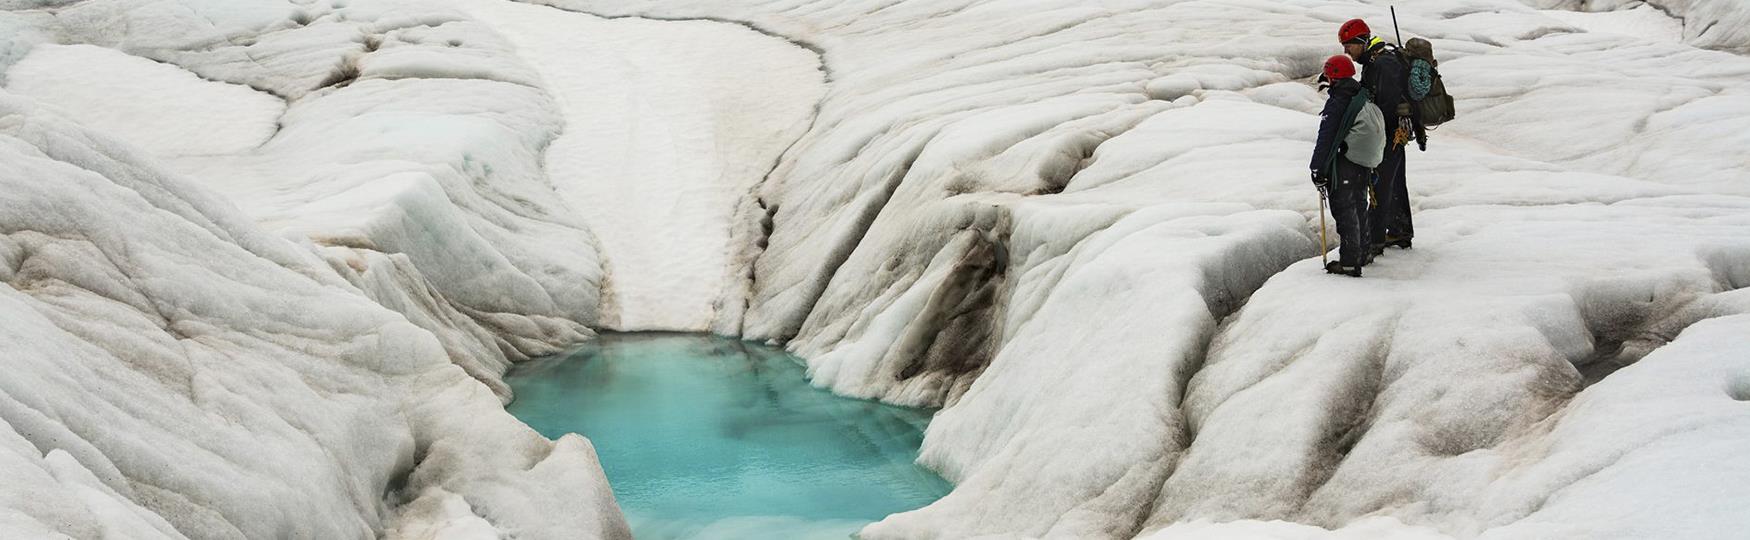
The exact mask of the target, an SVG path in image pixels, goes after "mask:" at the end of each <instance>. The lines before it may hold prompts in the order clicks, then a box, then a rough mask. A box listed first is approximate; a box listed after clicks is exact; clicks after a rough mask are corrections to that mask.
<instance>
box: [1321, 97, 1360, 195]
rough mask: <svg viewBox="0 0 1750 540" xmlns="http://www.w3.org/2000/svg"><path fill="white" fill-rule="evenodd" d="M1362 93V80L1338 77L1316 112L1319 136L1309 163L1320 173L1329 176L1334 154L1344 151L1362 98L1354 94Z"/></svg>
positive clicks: (1335, 155)
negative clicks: (1322, 107)
mask: <svg viewBox="0 0 1750 540" xmlns="http://www.w3.org/2000/svg"><path fill="white" fill-rule="evenodd" d="M1360 93H1361V83H1359V82H1356V81H1355V79H1338V80H1337V82H1336V83H1333V84H1332V85H1331V90H1330V94H1331V97H1330V98H1329V99H1326V100H1325V109H1324V110H1323V111H1320V112H1319V118H1320V120H1319V139H1318V142H1316V143H1314V144H1313V156H1312V164H1311V165H1310V166H1309V167H1310V168H1311V169H1312V170H1313V171H1315V172H1318V173H1319V176H1322V177H1325V178H1330V177H1331V175H1332V174H1334V171H1332V167H1333V166H1334V164H1335V163H1336V158H1337V156H1340V155H1342V154H1343V152H1345V151H1347V149H1346V148H1344V147H1343V146H1344V144H1343V139H1344V138H1346V137H1348V136H1349V127H1350V126H1351V125H1353V123H1354V122H1355V115H1357V114H1360V108H1361V105H1362V104H1363V102H1362V101H1359V100H1356V99H1355V96H1357V95H1359V94H1360Z"/></svg>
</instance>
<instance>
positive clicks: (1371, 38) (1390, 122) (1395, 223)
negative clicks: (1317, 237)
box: [1337, 19, 1416, 255]
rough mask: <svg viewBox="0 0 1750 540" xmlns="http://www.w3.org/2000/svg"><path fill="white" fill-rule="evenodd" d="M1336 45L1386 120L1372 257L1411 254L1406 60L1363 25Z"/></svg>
mask: <svg viewBox="0 0 1750 540" xmlns="http://www.w3.org/2000/svg"><path fill="white" fill-rule="evenodd" d="M1337 40H1338V41H1340V42H1342V44H1343V53H1344V54H1346V55H1348V56H1349V58H1351V59H1354V60H1355V61H1356V62H1359V63H1360V64H1361V65H1362V66H1364V67H1365V68H1366V69H1365V70H1364V71H1363V72H1362V74H1361V86H1362V88H1366V89H1367V91H1368V92H1371V93H1372V94H1373V102H1374V104H1375V105H1378V106H1379V110H1380V112H1381V113H1383V114H1384V115H1385V125H1386V129H1387V130H1389V132H1388V133H1387V141H1386V148H1385V160H1384V161H1383V162H1381V163H1380V165H1379V169H1378V172H1379V177H1378V178H1377V179H1376V180H1375V181H1374V185H1373V195H1374V206H1373V208H1372V211H1371V212H1369V216H1368V218H1369V219H1368V221H1369V223H1368V227H1369V229H1370V231H1369V241H1370V242H1371V244H1372V246H1371V251H1370V253H1371V254H1373V255H1379V254H1382V253H1384V252H1385V248H1387V247H1390V246H1397V247H1400V248H1404V249H1409V248H1410V238H1411V237H1412V236H1414V235H1415V228H1414V226H1413V224H1412V223H1411V221H1410V193H1409V190H1408V189H1407V188H1406V184H1405V182H1404V171H1405V168H1404V147H1405V145H1407V144H1408V143H1409V142H1410V140H1411V139H1412V138H1414V135H1415V132H1416V127H1415V118H1414V116H1415V115H1413V114H1411V112H1410V101H1409V66H1406V65H1404V60H1403V55H1400V54H1398V51H1397V48H1396V47H1393V46H1391V45H1390V44H1387V43H1386V42H1385V40H1384V39H1381V38H1380V37H1379V36H1375V35H1373V30H1372V29H1370V28H1368V26H1367V23H1366V22H1365V21H1362V20H1361V19H1350V20H1349V22H1346V23H1343V26H1341V27H1339V28H1338V29H1337Z"/></svg>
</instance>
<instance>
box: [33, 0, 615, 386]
mask: <svg viewBox="0 0 1750 540" xmlns="http://www.w3.org/2000/svg"><path fill="white" fill-rule="evenodd" d="M53 15H54V16H53V18H52V19H49V20H47V21H37V26H39V27H41V28H43V29H44V30H43V31H44V32H48V33H51V34H52V35H60V36H61V39H63V40H68V41H87V42H89V43H91V44H85V45H71V46H55V45H45V46H42V47H38V48H37V49H36V51H35V52H34V53H32V54H31V55H30V56H27V57H25V58H24V59H23V60H21V61H20V62H19V63H18V65H16V66H14V68H13V69H11V70H10V80H9V82H8V88H9V89H10V90H11V91H14V92H18V93H21V94H26V95H29V96H31V97H35V98H37V99H39V100H41V101H45V102H48V103H50V104H51V105H58V106H60V108H61V109H62V110H64V111H67V112H68V114H70V115H72V116H73V117H74V119H75V120H77V121H79V122H81V123H82V124H85V125H88V126H92V127H94V128H97V129H100V130H103V131H105V132H111V133H115V134H117V135H118V136H121V137H123V138H125V139H126V140H128V141H129V142H131V143H135V144H138V145H141V146H143V147H144V148H146V149H147V150H150V151H151V152H152V154H154V156H155V157H157V158H160V159H163V160H165V162H166V163H167V164H168V165H169V166H170V167H171V168H173V169H175V170H177V171H179V172H182V173H185V174H187V175H188V176H189V177H190V178H192V179H194V180H196V181H198V182H200V183H202V184H203V185H205V186H206V187H209V188H212V189H214V190H216V191H218V192H219V193H220V194H222V195H224V196H225V197H226V198H228V199H229V200H230V201H231V202H232V203H234V204H236V205H237V206H238V207H240V208H242V209H243V210H244V212H245V213H246V214H248V215H249V216H250V217H252V218H253V219H255V220H256V221H258V222H260V223H262V224H263V225H266V226H267V227H268V228H269V229H270V230H272V231H274V232H275V233H276V234H278V235H280V236H283V237H286V238H291V239H294V240H296V241H299V242H307V243H310V244H314V245H316V246H318V247H319V249H318V251H319V252H321V253H322V256H323V257H325V258H326V259H328V263H329V266H331V267H333V268H334V269H335V270H336V271H339V272H341V273H342V274H346V275H347V276H348V280H349V281H351V282H353V283H354V285H356V286H359V287H360V288H362V289H364V290H365V292H367V294H369V295H371V296H372V297H373V298H375V299H379V300H382V301H384V302H385V305H390V306H392V307H394V308H395V309H398V310H401V311H402V312H403V313H404V314H405V315H407V316H408V317H409V318H410V319H411V320H413V321H414V322H415V323H416V324H420V325H421V326H422V327H423V328H425V329H426V330H428V331H431V332H434V333H436V334H438V335H440V336H442V337H441V338H440V339H441V342H442V343H444V344H445V347H446V350H447V351H448V352H449V353H450V355H451V357H452V359H453V360H454V361H455V363H457V364H458V365H462V366H464V367H465V368H466V369H467V370H468V372H469V373H470V374H471V375H473V376H475V377H477V378H479V379H480V380H481V381H482V382H484V383H486V384H487V385H489V386H491V387H493V388H494V389H495V390H500V391H502V390H503V388H504V386H503V383H502V382H500V381H499V380H498V378H499V377H500V375H502V373H503V371H504V368H505V367H506V366H508V365H509V364H510V362H512V361H515V360H519V359H522V358H527V357H529V356H539V355H546V354H552V353H555V352H557V351H559V350H560V348H561V347H563V346H565V345H567V344H569V343H573V342H576V341H578V340H581V339H585V338H587V336H588V335H590V330H589V329H588V328H586V327H585V326H584V325H586V324H594V323H595V322H596V320H597V318H598V313H599V311H600V305H601V302H600V289H601V281H602V261H601V259H600V256H599V252H598V250H597V248H596V245H595V240H594V238H593V237H592V236H591V235H590V233H589V231H588V230H586V229H585V228H584V225H583V224H582V222H581V221H580V220H578V219H577V218H576V216H575V215H574V214H575V213H574V212H573V211H572V210H570V209H569V208H567V207H565V206H564V205H563V204H562V203H560V202H558V201H555V197H554V191H553V189H552V187H551V186H550V185H549V184H548V183H547V180H546V175H545V173H544V169H543V165H542V162H541V160H542V151H543V149H544V148H545V147H546V146H547V145H548V144H550V143H551V142H552V140H553V138H554V137H556V136H557V134H558V133H559V131H560V130H561V129H562V128H563V123H562V122H561V121H560V119H559V118H556V117H555V116H556V115H555V114H554V111H555V105H554V104H553V102H552V101H551V98H550V97H548V96H547V95H546V94H544V93H543V92H542V91H541V90H539V89H538V88H536V87H534V85H537V84H539V77H538V76H537V75H536V74H535V72H534V70H533V69H532V68H530V67H529V66H528V65H527V64H524V63H522V62H521V61H520V60H519V59H518V58H517V57H516V55H515V53H514V50H513V48H512V47H511V46H510V45H509V44H508V43H506V42H505V41H504V40H503V39H502V38H501V37H499V35H498V34H497V33H495V32H494V31H492V30H491V29H489V28H488V27H486V26H484V25H482V24H481V23H479V22H476V21H471V20H469V19H468V18H467V17H466V16H465V15H464V14H463V13H461V12H459V11H456V10H455V9H452V8H449V7H448V5H447V4H446V3H442V2H428V1H403V0H394V1H389V0H379V1H365V2H350V3H348V2H338V3H316V4H309V5H297V4H292V3H287V2H280V1H272V0H261V1H254V2H231V3H227V2H204V1H203V2H196V1H193V0H189V3H188V4H187V5H182V4H180V3H178V2H168V3H165V2H144V1H132V0H129V1H117V2H82V3H78V4H76V5H72V6H67V7H65V8H63V9H59V10H56V11H54V12H53ZM148 23H149V24H148ZM98 45H102V46H103V47H99V46H98ZM106 47H107V48H106ZM72 66H82V67H84V69H74V68H72ZM328 248H344V249H328ZM373 263H384V266H382V267H380V268H379V267H376V266H372V264H373ZM378 270H380V272H378ZM374 273H382V274H387V275H384V276H380V277H379V276H373V275H372V274H374ZM412 297H421V298H422V301H408V300H407V299H408V298H412ZM397 299H398V300H397ZM501 396H502V397H505V398H508V394H502V393H501Z"/></svg>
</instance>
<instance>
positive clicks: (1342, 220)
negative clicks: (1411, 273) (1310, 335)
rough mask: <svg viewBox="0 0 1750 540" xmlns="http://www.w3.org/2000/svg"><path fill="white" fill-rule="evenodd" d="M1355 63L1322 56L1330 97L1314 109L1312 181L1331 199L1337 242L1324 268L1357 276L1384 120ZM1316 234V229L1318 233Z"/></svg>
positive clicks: (1365, 258)
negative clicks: (1315, 135)
mask: <svg viewBox="0 0 1750 540" xmlns="http://www.w3.org/2000/svg"><path fill="white" fill-rule="evenodd" d="M1354 77H1355V63H1354V62H1352V61H1350V60H1349V57H1347V56H1343V55H1340V54H1339V55H1336V56H1332V57H1331V58H1330V59H1328V60H1325V68H1324V75H1323V76H1321V77H1320V78H1319V80H1320V82H1322V83H1328V85H1329V86H1328V88H1329V89H1330V93H1331V97H1330V99H1327V100H1326V101H1325V109H1324V111H1323V112H1321V113H1319V116H1320V117H1321V120H1320V121H1319V137H1318V141H1317V142H1316V143H1314V145H1313V157H1312V163H1311V164H1310V165H1309V167H1310V168H1311V169H1312V181H1313V185H1314V186H1317V187H1318V188H1319V194H1320V196H1321V197H1325V198H1328V199H1329V200H1330V201H1331V215H1332V216H1334V217H1336V218H1337V236H1338V237H1339V238H1340V239H1341V240H1340V241H1341V245H1340V247H1339V248H1338V249H1337V260H1335V261H1330V262H1328V263H1326V264H1325V271H1326V272H1330V273H1333V274H1346V275H1350V276H1354V277H1361V267H1362V266H1365V265H1366V264H1367V262H1368V260H1369V259H1370V258H1371V254H1370V253H1369V252H1368V249H1369V247H1370V246H1371V244H1370V242H1369V240H1368V235H1369V233H1368V230H1367V219H1368V216H1367V187H1368V183H1369V182H1370V181H1371V180H1372V177H1373V168H1374V167H1376V166H1378V165H1379V162H1380V159H1381V158H1383V157H1384V154H1385V143H1386V141H1385V119H1384V116H1383V115H1381V114H1380V112H1379V107H1378V106H1377V105H1374V104H1373V103H1372V102H1371V101H1370V100H1369V96H1368V92H1367V91H1366V90H1364V89H1362V87H1361V83H1360V82H1357V81H1356V80H1355V78H1354ZM1321 234H1322V233H1321Z"/></svg>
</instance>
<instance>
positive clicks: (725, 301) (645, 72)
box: [461, 0, 824, 331]
mask: <svg viewBox="0 0 1750 540" xmlns="http://www.w3.org/2000/svg"><path fill="white" fill-rule="evenodd" d="M461 5H462V6H463V7H464V8H465V9H467V10H468V12H469V13H471V14H472V15H473V16H475V17H477V18H479V19H480V20H481V21H483V22H485V23H487V24H490V25H492V26H493V27H495V28H497V29H498V31H499V32H500V33H502V34H504V35H505V36H507V37H509V38H510V39H511V41H512V42H513V43H515V44H516V46H517V49H518V50H519V51H520V53H521V54H522V55H523V56H524V57H525V58H526V59H528V61H529V62H530V63H531V64H533V65H535V66H537V67H538V68H539V69H540V71H541V77H542V79H543V80H544V84H545V85H546V87H547V88H548V89H549V90H550V91H552V92H553V93H554V94H555V95H556V96H557V97H558V101H559V103H560V106H561V107H560V108H561V110H562V111H563V112H564V115H565V119H566V129H565V133H564V134H563V135H561V136H560V137H559V138H558V139H557V140H555V141H553V144H552V146H551V147H549V148H548V151H547V154H546V155H547V158H546V162H547V171H548V174H549V176H550V177H551V179H552V182H553V184H554V186H555V187H556V188H557V189H558V191H559V194H560V196H561V199H562V200H564V201H565V203H566V204H567V205H568V206H570V207H571V208H575V209H577V211H578V213H579V215H581V216H583V217H584V220H585V221H587V222H588V223H589V224H590V230H591V231H594V233H595V235H596V237H597V238H599V239H600V240H601V245H602V256H603V257H604V260H605V261H606V263H605V264H606V269H605V270H606V272H607V273H608V278H607V279H608V282H609V283H610V285H611V286H610V287H608V288H607V289H606V290H605V291H604V295H605V296H604V298H603V302H604V303H605V304H606V308H605V310H606V313H605V314H604V316H603V317H602V319H601V321H600V327H603V328H610V329H615V330H685V331H707V330H710V329H711V327H712V324H713V320H714V319H718V318H722V319H725V320H727V321H729V322H726V323H725V324H729V325H734V324H736V323H735V322H734V321H737V320H739V318H740V310H741V309H743V304H745V303H746V300H745V298H746V296H747V291H746V285H745V283H744V281H743V280H744V279H745V275H746V273H747V272H748V266H749V265H751V260H750V255H748V254H746V253H744V252H746V251H749V250H753V249H755V248H754V246H753V245H751V244H752V243H753V241H754V239H753V238H752V236H754V235H752V234H745V233H742V234H737V235H732V233H734V232H735V231H737V230H738V229H748V228H751V229H753V230H754V231H755V232H756V233H757V232H758V228H759V223H758V219H757V218H763V217H765V216H764V215H763V214H762V215H759V216H757V217H756V218H755V219H754V222H753V223H737V222H734V221H732V218H734V217H735V211H736V209H737V205H738V204H756V201H755V200H754V198H753V197H751V196H749V193H750V192H751V191H752V189H753V187H754V186H755V185H757V184H758V183H759V182H760V181H761V180H762V179H764V177H765V175H766V173H767V172H768V171H770V170H771V168H772V165H773V164H774V163H775V162H776V161H777V159H778V155H779V154H780V153H781V152H783V151H784V150H785V149H786V148H788V147H789V146H790V144H791V143H793V142H794V141H795V140H796V138H797V137H798V136H799V135H801V133H802V131H803V130H805V129H807V127H808V123H809V121H810V120H811V119H812V118H813V112H814V104H815V103H816V102H818V101H819V100H820V96H821V94H822V92H823V89H824V87H823V74H822V73H821V72H820V70H819V67H820V59H819V58H818V57H817V56H815V54H814V53H812V52H809V51H808V50H806V49H802V48H799V47H795V46H793V45H791V44H789V43H786V42H783V41H780V40H776V39H772V38H771V37H769V36H765V35H762V34H759V33H757V32H753V31H749V30H747V29H746V28H742V27H739V26H735V25H728V24H721V23H714V22H708V21H690V22H664V21H651V20H636V19H621V20H607V19H602V18H599V17H593V16H589V15H583V14H577V13H570V12H565V11H560V10H557V9H553V8H548V7H539V6H531V5H526V4H517V3H513V2H506V1H504V0H471V1H468V2H463V3H462V4H461ZM732 236H739V238H732ZM743 244H747V245H743Z"/></svg>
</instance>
